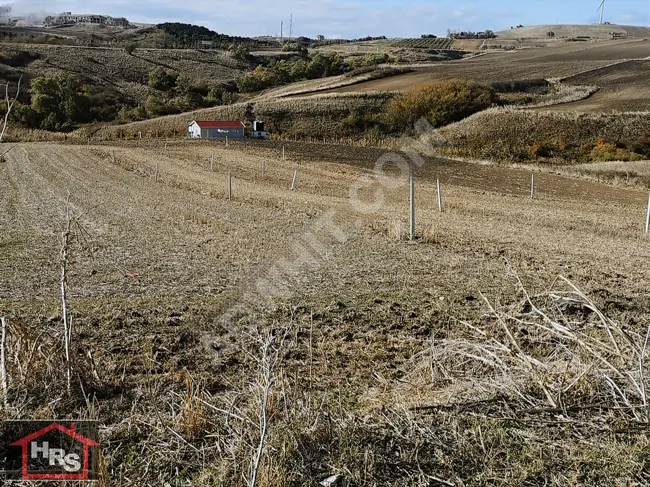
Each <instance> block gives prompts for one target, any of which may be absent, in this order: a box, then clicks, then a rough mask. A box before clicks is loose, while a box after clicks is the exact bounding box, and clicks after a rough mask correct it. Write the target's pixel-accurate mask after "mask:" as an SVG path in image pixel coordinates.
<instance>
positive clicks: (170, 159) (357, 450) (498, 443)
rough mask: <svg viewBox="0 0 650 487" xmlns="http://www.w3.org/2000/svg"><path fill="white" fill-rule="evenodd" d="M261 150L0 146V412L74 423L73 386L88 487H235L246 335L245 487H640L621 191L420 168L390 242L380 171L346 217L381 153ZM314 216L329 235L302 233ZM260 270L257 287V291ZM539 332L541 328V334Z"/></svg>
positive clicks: (640, 270)
mask: <svg viewBox="0 0 650 487" xmlns="http://www.w3.org/2000/svg"><path fill="white" fill-rule="evenodd" d="M246 145H247V147H248V149H246ZM287 147H288V160H286V161H283V160H280V158H279V157H278V156H279V154H278V149H279V145H274V144H265V143H256V144H252V143H251V144H244V143H243V142H242V143H234V144H233V145H232V146H231V147H230V148H228V149H225V148H223V147H221V148H217V147H215V146H214V144H210V143H206V142H200V143H193V142H177V143H170V144H169V145H168V151H167V153H166V154H165V155H164V156H163V155H162V154H161V152H162V150H163V147H162V144H161V143H157V144H156V145H154V144H153V143H152V142H150V141H134V142H126V143H122V144H118V145H108V144H107V145H101V146H100V145H97V146H81V145H80V146H70V145H65V144H19V145H18V146H16V147H15V149H14V150H13V151H11V152H10V153H9V154H8V155H7V160H6V162H4V163H0V194H2V195H3V197H2V200H1V201H0V226H1V228H2V229H3V231H2V232H1V233H0V249H1V250H2V252H0V315H7V316H8V317H9V320H10V328H9V341H8V344H7V346H8V350H9V352H10V353H9V354H8V357H9V360H8V371H9V387H10V395H9V401H10V405H11V407H12V408H14V407H15V408H17V409H18V410H19V411H21V414H22V415H24V416H29V417H31V416H40V415H49V416H54V417H78V416H79V414H81V413H82V412H83V413H84V414H88V412H87V407H88V406H87V404H86V402H85V401H84V399H83V397H87V395H89V397H90V398H91V399H88V401H92V415H93V417H96V418H98V420H99V421H100V424H101V428H100V432H101V438H100V440H101V444H102V451H103V462H104V464H103V465H104V469H103V472H105V473H104V475H105V478H104V484H105V485H116V486H117V485H119V486H120V487H122V486H131V485H133V486H140V485H146V484H150V485H154V484H155V485H163V484H164V483H165V482H167V483H170V485H171V483H175V482H183V483H188V484H191V485H219V484H220V483H223V484H227V485H232V486H236V487H239V486H243V485H245V480H244V479H245V477H246V476H247V475H248V474H249V473H250V465H251V461H252V460H251V459H252V457H253V455H254V452H255V451H256V447H257V444H258V441H259V426H258V425H259V416H258V414H259V402H258V400H259V399H260V397H262V396H260V395H259V394H261V392H260V389H259V387H258V386H257V385H256V384H257V382H258V381H259V380H260V377H262V376H261V375H260V374H263V369H260V368H259V362H258V359H259V358H260V357H261V355H260V353H261V352H260V350H263V349H265V346H264V344H267V345H268V346H270V347H271V352H272V353H271V355H270V357H277V361H274V360H271V361H270V362H269V361H268V360H269V356H267V362H266V363H270V364H272V365H273V367H272V369H271V370H270V372H269V373H272V377H273V379H274V380H273V383H272V384H273V385H272V386H271V387H270V389H269V390H268V391H267V392H268V394H269V402H268V406H269V410H268V413H269V414H268V416H264V417H266V418H267V419H268V430H267V435H266V436H265V440H266V441H265V443H264V445H263V448H262V457H261V462H260V466H259V483H258V485H259V486H260V487H270V486H278V485H306V484H311V483H314V482H315V481H320V480H322V479H325V478H326V477H329V476H330V475H333V474H336V473H341V475H343V476H344V478H345V479H346V480H347V481H349V482H350V483H353V484H355V485H375V486H382V487H383V486H386V487H388V486H404V487H406V486H411V485H416V484H418V483H419V481H420V480H421V479H423V478H435V479H442V481H443V483H442V484H443V485H474V486H479V487H483V486H485V487H487V486H488V485H489V486H495V485H496V486H503V487H506V486H511V485H513V483H514V484H518V485H523V484H531V485H543V484H544V483H546V484H550V483H551V482H553V483H554V484H555V485H557V486H567V487H568V486H569V485H573V484H574V482H573V481H572V480H571V479H574V478H580V479H582V480H583V481H584V482H585V483H586V485H599V484H600V485H612V484H614V483H615V482H618V481H621V480H622V481H630V482H632V481H638V480H639V479H641V480H643V479H644V478H645V475H646V473H645V471H646V470H647V466H646V465H645V459H646V449H647V439H646V437H645V435H644V433H643V432H644V431H645V428H646V423H645V421H647V419H645V416H644V415H643V414H641V413H639V412H638V408H639V407H640V406H639V405H640V404H641V403H642V400H643V399H642V397H641V394H640V393H639V392H638V390H637V389H635V387H634V385H638V382H634V383H633V382H632V379H634V380H635V381H638V380H639V379H638V373H637V372H635V371H637V368H638V365H639V364H638V360H637V359H638V357H637V355H638V354H639V353H640V352H639V348H636V347H640V346H641V345H639V343H640V344H642V342H643V336H644V335H645V330H646V326H647V322H648V319H649V318H650V316H649V315H648V312H647V310H648V309H650V299H649V297H648V294H647V289H648V286H650V277H649V276H648V273H647V271H646V267H645V263H646V262H647V260H648V259H649V258H650V247H648V241H647V239H646V238H643V235H642V220H643V215H644V212H645V207H644V205H645V202H646V200H647V194H646V193H645V192H639V191H634V190H627V189H620V188H611V187H608V186H605V185H601V184H596V183H592V182H586V181H576V180H572V179H568V178H563V177H559V176H553V175H548V174H539V175H538V178H537V179H538V188H537V189H538V194H537V199H535V200H531V199H529V198H528V197H527V192H528V184H527V182H528V179H529V176H530V173H529V172H528V171H519V170H514V169H507V168H502V167H492V166H478V165H471V164H463V163H454V162H449V161H447V162H443V161H437V160H435V159H431V158H425V161H426V162H425V166H424V168H423V169H422V170H419V171H418V172H417V174H416V178H417V185H416V190H417V195H418V200H417V201H418V203H417V205H418V220H417V221H418V234H419V236H421V239H420V240H419V241H418V243H417V244H413V245H411V244H408V243H407V242H405V241H403V240H401V239H400V238H399V237H400V236H401V235H403V228H405V222H406V209H407V207H408V202H407V191H406V186H404V185H403V181H402V185H401V186H400V187H397V188H393V189H389V188H384V190H383V195H384V201H383V204H382V205H380V207H378V209H377V210H376V211H374V212H372V213H360V212H358V211H357V210H356V207H355V206H354V205H352V204H351V200H350V188H354V187H355V185H356V184H357V183H358V182H359V181H360V179H359V178H360V177H363V176H372V174H371V173H370V172H369V171H368V168H370V167H371V166H372V165H373V164H374V163H375V161H376V158H377V157H378V156H381V155H382V153H381V152H379V151H376V150H367V149H360V148H348V149H346V150H345V151H343V148H340V147H330V146H326V145H320V144H313V145H308V144H288V145H287ZM113 150H114V151H115V152H114V153H115V162H114V163H113V162H112V151H113ZM195 151H196V152H195ZM341 151H343V152H341ZM213 152H214V154H215V162H216V165H215V170H214V171H210V170H209V159H210V154H211V153H213ZM324 159H326V160H324ZM339 159H341V160H340V162H336V161H338V160H339ZM263 161H264V162H266V172H265V175H264V177H262V175H261V172H260V164H261V162H263ZM330 161H332V162H330ZM156 163H158V165H159V171H160V172H159V181H158V182H157V183H156V182H155V181H154V180H153V179H152V177H151V175H152V171H153V167H154V165H155V164H156ZM294 168H298V179H297V185H296V189H295V191H293V192H291V191H289V184H290V178H291V173H292V171H293V169H294ZM229 171H230V172H232V174H233V177H234V184H233V188H234V192H233V200H232V201H227V200H226V199H225V198H224V191H225V184H224V183H225V176H226V174H227V172H229ZM435 176H439V177H441V178H442V180H443V192H444V201H445V212H443V213H439V212H438V211H437V209H436V208H435V207H434V201H435V198H434V194H435V190H434V182H433V180H432V178H433V177H435ZM370 189H371V190H372V191H374V189H377V188H372V187H371V188H370ZM68 191H70V193H71V195H70V203H71V207H72V210H73V212H74V214H76V215H79V214H81V213H84V216H83V217H82V218H81V220H80V221H81V223H82V224H83V225H84V228H85V229H86V231H87V237H88V238H89V240H88V243H89V246H88V248H86V247H85V246H84V240H79V241H76V243H75V246H74V249H73V254H72V256H73V258H72V260H71V262H70V268H69V275H68V289H69V306H70V308H71V312H72V316H73V317H74V323H75V334H74V344H75V348H74V354H75V360H76V362H75V363H76V368H75V374H77V375H78V376H79V377H78V378H79V381H78V382H79V384H81V386H83V396H82V391H81V390H79V387H78V386H75V389H74V396H73V398H67V396H66V392H65V383H64V382H65V381H64V380H62V378H61V376H62V375H63V372H60V373H59V371H60V370H62V369H60V368H57V367H55V366H54V365H60V364H61V362H60V360H61V359H60V357H61V355H62V351H61V350H60V345H58V340H57V338H58V337H59V335H60V333H59V330H60V327H61V325H60V316H59V315H58V314H59V313H60V303H59V302H58V300H57V297H58V292H59V277H60V274H59V272H60V269H59V264H60V246H61V242H60V232H61V231H62V228H63V225H64V221H63V220H64V218H65V217H64V215H65V211H66V200H67V198H68ZM372 191H371V192H368V191H365V190H362V191H361V197H362V198H363V200H364V201H365V199H366V198H368V199H369V200H372V199H373V192H372ZM330 211H332V212H333V215H332V217H331V219H330V220H329V221H332V222H334V223H335V225H336V228H337V229H338V230H339V231H340V233H338V231H337V232H334V231H332V229H331V227H326V230H327V231H326V232H324V235H323V232H322V231H319V230H318V229H319V228H320V229H321V230H322V228H323V224H322V222H321V221H320V220H319V218H321V217H322V216H323V215H326V214H327V213H328V212H330ZM319 222H320V223H319ZM319 232H320V233H319ZM299 243H300V245H299V246H297V244H299ZM301 248H302V249H303V250H302V251H301V250H300V249H301ZM306 249H309V250H308V252H309V255H311V256H312V258H306V257H305V255H304V252H305V250H306ZM301 252H302V253H301ZM283 259H284V260H283ZM273 269H276V270H275V271H274V272H276V273H275V274H272V276H275V277H274V279H276V280H277V281H274V283H275V284H276V285H277V286H278V287H277V288H273V289H274V292H271V293H268V294H264V293H263V292H261V291H263V290H265V289H268V288H266V287H263V286H260V279H261V278H264V277H265V276H267V275H268V273H267V271H268V270H273ZM278 269H280V271H278ZM277 272H280V274H278V273H277ZM558 274H562V275H564V276H566V277H567V278H568V279H570V280H571V282H572V283H575V284H576V285H577V286H580V288H581V290H582V291H583V292H584V293H585V295H578V294H576V293H575V291H574V290H572V288H571V287H570V285H568V284H567V283H566V282H565V281H563V280H561V279H560V280H559V281H558V282H557V283H556V282H554V279H555V278H556V277H557V276H558ZM517 279H521V281H518V280H517ZM520 282H521V284H523V285H525V289H526V290H527V291H528V294H525V292H524V289H523V288H522V287H521V286H520ZM280 288H282V291H281V292H279V291H277V289H280ZM549 289H552V292H551V293H549V292H548V290H549ZM482 296H485V298H486V299H487V300H488V302H489V303H490V304H488V303H486V301H484V300H483V299H482ZM530 303H535V306H532V304H530ZM233 305H237V306H239V307H238V313H237V314H236V315H234V318H233V319H232V320H228V321H224V315H223V312H224V311H225V310H230V309H232V306H233ZM594 308H596V309H598V310H599V311H600V310H602V313H603V314H602V315H598V314H596V313H595V312H594V311H593V309H594ZM542 311H544V312H546V314H545V319H543V318H542V317H541V316H540V315H539V314H538V313H541V312H542ZM228 316H230V317H233V315H232V314H230V315H228ZM602 317H607V318H602ZM549 319H550V320H555V321H552V322H551V323H557V324H558V325H560V324H561V325H562V327H563V328H559V327H558V328H557V330H556V332H555V333H554V332H552V330H551V331H549V330H550V328H549V326H551V325H549V322H548V320H549ZM601 319H606V320H611V321H605V325H603V324H602V321H600V320H601ZM504 329H505V330H507V332H506V331H504ZM558 330H560V331H558ZM562 330H566V331H562ZM607 330H611V331H612V334H613V335H612V336H613V338H612V340H616V341H615V343H614V344H612V345H609V342H608V340H609V337H608V335H607ZM42 332H47V333H42ZM558 333H566V335H563V334H558ZM50 336H53V337H54V338H50ZM272 337H276V338H275V339H273V338H272ZM509 337H511V338H509ZM574 337H576V338H574ZM620 337H625V339H626V340H627V341H625V340H624V339H621V338H620ZM508 340H512V341H508ZM581 343H584V344H585V345H587V346H588V347H598V348H597V349H593V348H589V350H591V351H595V352H596V353H598V354H600V353H602V354H605V355H601V358H603V359H606V360H607V364H609V365H605V364H603V362H602V361H599V360H598V359H597V358H595V356H594V355H593V354H592V353H590V352H589V351H588V350H587V349H583V348H581V345H580V344H581ZM506 344H508V345H506ZM20 345H22V346H21V347H20V348H19V346H20ZM27 345H29V346H27ZM31 346H34V349H38V350H40V351H42V352H43V354H42V355H43V356H42V357H41V356H39V359H38V360H39V361H38V362H29V363H30V367H25V368H23V367H22V366H19V365H18V364H17V362H16V358H15V357H17V358H18V359H21V362H20V363H21V364H25V363H28V362H26V359H27V358H29V350H30V349H31ZM515 347H516V349H517V350H518V351H519V352H517V353H515V352H514V350H513V348H515ZM616 348H619V349H620V352H617V351H616ZM276 351H277V353H276ZM88 353H90V356H91V357H92V358H93V360H92V364H93V369H92V370H95V371H96V372H97V374H96V377H94V378H92V377H90V376H91V375H92V374H87V375H88V377H86V376H85V375H84V370H85V368H84V367H85V365H87V364H88V361H87V359H85V358H84V357H87V354H88ZM519 353H521V354H522V355H518V354H519ZM23 359H24V360H23ZM57 360H58V362H57ZM84 360H85V361H84ZM491 360H495V361H496V362H495V363H492V362H491ZM527 360H529V362H526V361H527ZM527 363H528V365H526V364H527ZM530 367H534V368H532V369H531V368H530ZM608 367H611V368H608ZM611 369H614V370H611ZM619 370H620V372H618V371H619ZM21 371H22V372H21ZM542 372H543V373H542ZM21 373H22V374H23V375H24V376H23V378H22V380H20V374H21ZM626 373H627V374H628V375H626ZM43 377H46V378H47V380H46V381H43V380H42V379H43ZM267 377H268V376H267ZM608 380H609V381H611V382H608ZM640 380H643V377H641V379H640ZM612 383H613V384H614V386H616V389H615V388H613V387H612V386H611V384H612ZM568 384H570V385H571V386H570V387H569V386H568ZM617 389H618V390H619V391H620V392H621V394H618V393H616V390H617ZM25 394H29V397H30V401H29V402H26V401H25V399H24V398H25ZM622 394H624V399H622V398H621V395H622ZM77 397H78V398H79V400H77ZM61 398H65V400H61ZM558 403H561V409H558ZM626 403H627V404H629V406H625V405H624V404H626ZM558 411H560V412H558ZM10 414H11V413H10V412H9V411H8V410H7V409H6V408H5V409H3V419H4V418H7V417H10V416H9V415H10ZM567 423H568V424H570V425H571V427H567ZM604 425H611V428H610V427H605V426H604ZM391 445H392V446H391ZM549 449H550V450H552V452H553V454H549V453H548V451H549ZM558 451H561V452H562V455H561V456H558V455H557V454H556V452H558ZM134 452H135V453H134ZM412 452H418V455H416V456H414V455H413V454H412ZM557 472H562V475H563V476H558V475H557Z"/></svg>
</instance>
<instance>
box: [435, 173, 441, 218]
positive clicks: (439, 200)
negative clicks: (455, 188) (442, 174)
mask: <svg viewBox="0 0 650 487" xmlns="http://www.w3.org/2000/svg"><path fill="white" fill-rule="evenodd" d="M436 186H437V188H438V211H440V212H442V193H441V192H440V179H436Z"/></svg>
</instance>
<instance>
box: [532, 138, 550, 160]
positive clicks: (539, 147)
mask: <svg viewBox="0 0 650 487" xmlns="http://www.w3.org/2000/svg"><path fill="white" fill-rule="evenodd" d="M530 155H531V156H532V157H535V158H537V157H551V156H552V155H553V149H552V148H551V147H549V146H548V145H546V144H542V143H539V142H537V143H535V144H534V145H533V146H532V147H531V148H530Z"/></svg>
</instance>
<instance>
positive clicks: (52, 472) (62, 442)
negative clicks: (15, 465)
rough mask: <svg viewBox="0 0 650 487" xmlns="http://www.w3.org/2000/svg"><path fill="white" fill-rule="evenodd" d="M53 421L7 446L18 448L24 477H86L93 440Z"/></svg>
mask: <svg viewBox="0 0 650 487" xmlns="http://www.w3.org/2000/svg"><path fill="white" fill-rule="evenodd" d="M75 427H76V423H70V426H69V427H68V428H66V427H65V426H62V425H60V424H58V423H52V424H50V425H48V426H46V427H44V428H41V429H39V430H38V431H36V432H34V433H31V434H30V435H28V436H25V437H24V438H22V439H20V440H18V441H14V442H13V443H11V444H10V445H9V446H12V447H20V448H21V452H22V454H21V467H22V468H21V471H22V478H23V479H25V480H88V479H89V474H90V451H89V449H90V448H91V447H96V446H99V443H97V442H96V441H95V440H93V439H91V438H87V437H85V436H83V435H81V434H79V433H77V432H76V431H75Z"/></svg>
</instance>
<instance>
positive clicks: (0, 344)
mask: <svg viewBox="0 0 650 487" xmlns="http://www.w3.org/2000/svg"><path fill="white" fill-rule="evenodd" d="M0 322H2V340H1V341H0V373H1V374H2V404H3V405H4V407H5V408H7V407H8V406H9V402H8V400H7V359H6V351H5V349H6V346H7V318H5V317H0Z"/></svg>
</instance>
